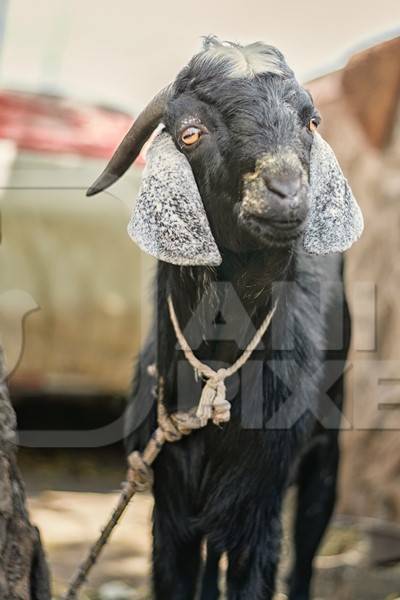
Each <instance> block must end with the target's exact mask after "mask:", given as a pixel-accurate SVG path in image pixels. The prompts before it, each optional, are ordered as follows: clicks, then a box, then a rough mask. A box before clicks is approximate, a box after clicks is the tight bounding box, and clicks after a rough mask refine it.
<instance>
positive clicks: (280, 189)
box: [264, 175, 301, 198]
mask: <svg viewBox="0 0 400 600" xmlns="http://www.w3.org/2000/svg"><path fill="white" fill-rule="evenodd" d="M264 181H265V185H266V186H267V188H268V189H269V190H270V191H271V192H273V193H274V194H276V195H277V196H280V197H281V198H295V197H296V196H297V194H298V193H299V191H300V187H301V177H300V176H296V177H270V176H268V175H266V176H264Z"/></svg>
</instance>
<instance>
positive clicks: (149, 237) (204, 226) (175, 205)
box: [128, 132, 222, 265]
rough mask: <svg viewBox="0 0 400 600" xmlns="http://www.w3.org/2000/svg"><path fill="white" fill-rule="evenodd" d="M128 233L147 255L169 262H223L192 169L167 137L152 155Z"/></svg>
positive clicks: (160, 139) (157, 143)
mask: <svg viewBox="0 0 400 600" xmlns="http://www.w3.org/2000/svg"><path fill="white" fill-rule="evenodd" d="M128 233H129V235H130V237H131V238H132V239H133V240H134V241H135V242H136V243H137V244H138V245H139V246H140V248H141V249H142V250H144V251H145V252H147V253H148V254H151V255H152V256H154V257H155V258H158V259H160V260H163V261H165V262H169V263H172V264H175V265H219V264H220V263H221V260H222V259H221V255H220V253H219V250H218V247H217V244H216V242H215V240H214V238H213V235H212V233H211V229H210V225H209V223H208V219H207V215H206V212H205V210H204V206H203V202H202V200H201V197H200V193H199V190H198V188H197V185H196V181H195V179H194V176H193V172H192V169H191V167H190V165H189V163H188V161H187V159H186V157H185V156H184V155H183V154H182V153H181V152H179V151H178V150H177V149H176V146H175V144H174V142H173V140H172V138H171V136H170V135H169V134H168V133H167V132H161V133H160V134H159V135H158V136H157V137H156V138H155V139H154V140H153V142H152V144H151V145H150V148H149V150H148V152H147V160H146V167H145V170H144V173H143V178H142V185H141V188H140V190H139V195H138V198H137V201H136V204H135V207H134V210H133V214H132V218H131V220H130V223H129V225H128Z"/></svg>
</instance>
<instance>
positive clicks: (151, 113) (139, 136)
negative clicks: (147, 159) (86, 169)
mask: <svg viewBox="0 0 400 600" xmlns="http://www.w3.org/2000/svg"><path fill="white" fill-rule="evenodd" d="M170 93H171V85H169V86H167V87H165V88H163V89H162V90H161V91H160V92H159V93H158V94H156V96H154V98H153V99H152V100H151V101H150V102H149V104H148V105H147V106H146V108H145V109H144V110H143V111H142V112H141V113H140V115H139V116H138V117H137V119H136V120H135V122H134V123H133V125H132V127H131V128H130V130H129V131H128V133H127V134H126V136H125V137H124V139H123V140H122V142H121V143H120V145H119V146H118V148H117V149H116V151H115V153H114V155H113V156H112V158H111V160H110V162H109V163H108V165H107V166H106V168H105V169H104V171H103V172H102V174H101V175H100V177H98V178H97V179H96V181H95V182H94V184H93V185H91V186H90V188H89V189H88V191H87V192H86V195H87V196H94V194H98V193H99V192H102V191H103V190H105V189H106V188H108V187H110V185H112V184H113V183H115V182H116V181H117V179H119V178H120V177H121V176H122V175H123V174H124V173H125V171H126V170H127V169H128V168H129V167H130V166H131V164H132V163H133V161H134V160H135V158H137V156H138V155H139V152H140V151H141V149H142V147H143V145H144V143H145V142H146V140H147V139H148V138H149V137H150V135H151V134H152V132H153V131H154V129H155V128H156V127H157V125H158V124H159V122H160V119H161V117H162V115H163V113H164V110H165V105H166V103H167V100H168V96H169V95H170Z"/></svg>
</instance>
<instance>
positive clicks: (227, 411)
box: [196, 369, 231, 425]
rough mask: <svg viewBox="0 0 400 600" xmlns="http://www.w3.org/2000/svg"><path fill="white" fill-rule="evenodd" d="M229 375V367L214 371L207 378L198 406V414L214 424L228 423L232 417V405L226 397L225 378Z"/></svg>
mask: <svg viewBox="0 0 400 600" xmlns="http://www.w3.org/2000/svg"><path fill="white" fill-rule="evenodd" d="M228 376H229V373H228V371H227V369H218V371H214V372H213V374H212V375H211V376H209V378H208V379H207V382H206V384H205V386H204V388H203V391H202V393H201V397H200V402H199V405H198V407H197V412H196V414H197V416H198V417H199V418H200V419H204V420H205V421H208V420H209V419H212V421H213V423H214V425H221V424H222V423H227V422H228V421H229V419H230V417H231V405H230V402H228V400H227V399H226V387H225V379H226V377H228Z"/></svg>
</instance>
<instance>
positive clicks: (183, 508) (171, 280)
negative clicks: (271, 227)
mask: <svg viewBox="0 0 400 600" xmlns="http://www.w3.org/2000/svg"><path fill="white" fill-rule="evenodd" d="M206 274H207V271H206V270H203V269H197V270H192V269H190V268H187V269H181V268H176V267H173V266H171V265H167V264H164V263H160V264H159V268H158V289H157V306H158V315H157V320H156V322H157V325H156V327H155V328H154V332H155V335H153V336H152V341H151V342H150V343H149V345H148V346H147V348H146V349H145V351H144V352H143V354H142V358H141V361H140V364H139V367H138V372H137V375H136V383H135V389H134V394H133V401H132V403H131V406H130V411H129V418H128V421H127V425H128V449H129V451H131V450H133V449H139V450H141V449H142V448H143V446H144V445H145V443H146V442H147V440H148V438H149V436H150V433H151V431H152V430H153V429H154V428H155V426H156V413H155V407H154V400H153V399H152V396H151V392H150V390H151V387H152V385H153V383H154V382H152V381H151V378H150V377H149V376H148V375H147V369H146V368H147V366H148V365H149V364H150V363H152V362H156V363H157V366H158V370H159V374H160V375H161V376H162V377H163V378H164V379H165V397H164V403H165V405H166V407H167V409H168V410H169V411H171V412H172V411H174V410H176V409H177V407H178V406H179V408H188V407H190V406H194V405H196V404H197V403H198V400H199V394H200V389H199V385H198V384H196V381H195V379H194V374H193V372H192V371H191V367H188V365H187V363H186V362H185V361H184V360H183V357H182V354H181V352H180V351H179V349H177V344H176V339H175V336H174V333H173V329H172V326H171V323H170V320H169V316H168V312H167V308H166V302H165V300H166V295H167V291H168V290H169V291H170V292H171V294H172V297H173V300H174V304H175V309H176V312H177V314H178V319H179V321H180V323H181V326H182V327H185V325H186V324H187V323H188V321H189V320H190V322H191V324H190V327H189V328H188V329H187V330H186V333H187V337H188V339H189V342H191V343H192V344H194V347H195V348H197V349H196V355H197V356H198V357H199V358H200V359H201V360H203V361H207V362H211V363H212V366H213V367H214V368H215V367H216V366H227V365H230V364H232V363H233V362H234V361H235V360H236V358H237V357H238V355H239V354H240V353H241V351H242V349H243V348H244V347H245V345H246V344H247V343H248V341H249V340H250V338H251V337H252V333H254V330H251V327H250V321H249V322H246V318H245V315H246V313H247V314H248V316H249V319H250V320H251V322H252V323H253V325H254V327H255V328H257V327H258V326H259V325H260V323H261V321H262V319H263V318H264V317H265V315H266V313H267V311H268V310H269V308H270V305H271V292H272V285H273V283H274V282H276V281H279V282H285V285H283V286H281V288H280V291H279V304H278V308H277V311H276V314H275V316H274V319H273V323H272V328H271V329H270V330H269V331H268V332H267V334H266V335H265V336H264V340H263V346H264V347H263V348H262V349H258V350H257V351H256V352H255V353H254V354H253V356H252V357H251V359H250V361H249V363H248V364H247V365H246V367H245V368H243V369H242V372H241V374H240V381H239V379H238V378H232V381H231V382H229V380H228V382H227V392H228V399H229V400H230V401H231V404H232V417H231V421H230V422H229V423H228V424H226V425H225V426H224V427H222V428H221V429H219V428H217V427H216V426H214V425H211V424H210V425H208V426H207V427H206V428H204V429H203V430H200V431H196V432H193V433H192V434H191V435H190V436H188V437H187V438H184V439H183V440H181V441H180V442H177V443H174V444H167V445H166V447H165V448H164V449H163V451H162V453H161V455H160V457H159V458H158V459H157V461H156V463H155V468H154V470H155V483H154V498H155V510H154V528H153V532H154V554H153V558H154V591H155V598H157V600H161V599H162V600H166V599H168V600H178V599H181V600H184V599H185V600H189V599H191V598H194V595H195V590H196V586H197V580H198V570H199V564H200V544H201V541H202V539H203V538H207V540H208V544H209V547H210V548H211V549H212V557H211V558H210V560H209V564H208V567H207V569H206V572H205V578H204V579H205V583H204V589H203V595H202V598H203V599H204V600H206V599H208V600H212V599H213V598H217V597H218V592H217V588H216V582H215V563H216V558H215V557H216V556H218V555H219V554H220V553H221V552H227V553H228V559H229V568H228V597H229V599H230V600H238V599H239V598H240V599H246V600H257V599H264V600H267V599H270V598H272V595H273V590H274V579H275V571H276V565H277V562H278V559H279V547H280V512H281V506H282V499H283V496H284V492H285V489H286V487H287V485H288V483H289V481H290V478H291V477H293V474H294V471H296V478H297V479H298V481H299V502H298V504H299V507H298V508H299V517H298V519H297V523H296V531H295V545H296V550H297V553H296V554H297V556H296V564H295V565H294V569H293V574H292V579H291V596H290V598H291V599H293V600H300V599H301V600H306V599H307V598H309V582H310V577H311V561H312V558H313V555H314V553H315V551H316V548H317V546H318V544H319V541H320V538H321V536H322V534H323V532H324V529H325V527H326V525H327V523H328V521H329V517H330V515H331V512H332V508H333V503H334V494H335V481H336V469H337V460H338V451H337V428H338V426H339V416H338V413H337V412H336V411H335V406H339V407H340V405H341V402H342V370H343V365H344V361H345V357H346V352H347V346H348V337H349V326H348V314H347V305H346V303H345V300H344V295H343V287H342V259H341V257H340V256H339V255H334V256H330V257H323V258H321V257H317V258H311V257H310V256H306V255H304V254H302V253H301V254H299V253H294V254H291V253H288V252H287V251H285V250H277V249H274V250H273V249H270V250H265V251H260V252H258V253H257V254H256V253H253V254H252V255H251V256H249V257H246V258H245V259H244V258H238V257H237V256H236V255H234V254H233V253H225V256H224V261H223V263H222V266H221V267H220V268H219V269H218V271H217V272H216V275H215V279H216V282H219V285H218V286H217V287H215V286H214V288H213V289H214V293H213V294H211V295H210V296H209V297H208V296H206V301H205V302H204V305H203V307H202V309H201V310H195V309H196V306H197V304H198V300H199V297H201V294H202V292H203V291H204V290H207V289H209V288H208V287H207V284H205V283H204V277H205V278H206V280H207V279H210V276H209V275H208V276H207V275H206ZM211 278H212V277H211ZM222 282H224V283H225V285H222ZM209 283H210V281H208V284H209ZM214 283H215V282H214ZM226 284H228V286H227V285H226ZM321 285H322V288H321V287H320V286H321ZM232 290H234V292H232ZM232 294H233V295H232ZM237 298H238V299H240V303H239V304H238V303H237V302H236V299H237ZM240 304H241V305H242V307H243V308H241V309H240V308H238V307H239V305H240ZM210 323H211V325H210ZM221 323H222V325H223V324H225V326H226V327H230V328H231V329H230V331H231V332H233V334H234V335H233V336H232V337H231V338H228V337H227V335H226V333H227V329H226V327H225V328H224V326H222V327H221ZM338 332H342V333H343V336H342V340H341V343H339V344H338V343H337V342H338ZM196 333H197V339H196ZM201 337H203V338H206V339H208V340H209V341H208V343H204V342H203V343H202V344H200V345H198V342H199V339H200V338H201ZM339 337H340V336H339ZM333 341H335V343H332V342H333ZM238 345H239V348H238ZM338 346H339V347H338ZM332 347H333V348H337V349H336V350H335V349H333V350H329V351H327V350H326V349H330V348H332ZM328 390H329V397H328V396H327V395H326V392H327V391H328ZM321 420H322V421H323V422H324V425H325V426H326V427H327V429H322V427H321V425H320V421H321ZM311 439H313V440H315V442H314V443H312V444H311V446H310V448H311V449H310V450H309V451H307V447H308V444H309V443H310V440H311ZM300 456H303V458H302V460H301V461H299V457H300ZM312 504H314V505H315V506H314V507H311V505H312ZM310 508H312V510H311V511H310ZM312 515H313V516H312Z"/></svg>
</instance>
